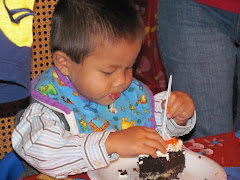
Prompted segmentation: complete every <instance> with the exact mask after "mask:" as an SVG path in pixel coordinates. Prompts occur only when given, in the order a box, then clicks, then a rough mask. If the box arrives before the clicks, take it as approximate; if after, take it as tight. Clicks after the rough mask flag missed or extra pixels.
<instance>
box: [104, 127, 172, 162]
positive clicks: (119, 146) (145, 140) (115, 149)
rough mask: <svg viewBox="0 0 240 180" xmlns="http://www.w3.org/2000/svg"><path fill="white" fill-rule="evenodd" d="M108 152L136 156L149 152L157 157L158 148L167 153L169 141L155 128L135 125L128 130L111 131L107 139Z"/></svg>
mask: <svg viewBox="0 0 240 180" xmlns="http://www.w3.org/2000/svg"><path fill="white" fill-rule="evenodd" d="M105 146H106V149H107V152H108V154H112V153H118V154H119V155H120V156H125V157H127V156H136V155H140V154H148V155H151V156H152V157H153V158H156V157H157V154H156V150H159V151H161V152H162V153H167V150H166V148H167V143H166V142H165V141H164V140H163V138H162V137H161V136H160V135H159V134H158V132H157V131H156V130H155V129H152V128H147V127H142V126H134V127H131V128H128V129H126V130H121V131H117V132H111V133H110V134H109V136H108V138H107V140H106V141H105Z"/></svg>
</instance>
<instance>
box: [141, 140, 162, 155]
mask: <svg viewBox="0 0 240 180" xmlns="http://www.w3.org/2000/svg"><path fill="white" fill-rule="evenodd" d="M145 145H146V147H148V148H149V147H150V148H151V150H152V149H154V150H155V151H156V150H158V151H160V152H161V153H163V154H165V153H167V147H165V146H164V145H163V144H162V143H159V142H158V141H155V140H149V141H147V142H146V144H145ZM150 153H151V155H152V154H153V152H149V154H150ZM155 153H156V152H155Z"/></svg>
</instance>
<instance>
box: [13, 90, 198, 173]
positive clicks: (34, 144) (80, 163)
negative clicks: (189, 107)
mask: <svg viewBox="0 0 240 180" xmlns="http://www.w3.org/2000/svg"><path fill="white" fill-rule="evenodd" d="M165 96H166V93H165V92H162V93H159V94H157V95H155V96H154V104H155V119H156V125H157V128H156V130H157V131H158V132H159V133H160V134H161V129H162V116H163V109H162V105H161V103H162V101H163V100H164V99H165ZM65 117H66V118H67V119H68V122H70V123H69V126H70V131H67V130H66V129H65V126H64V123H63V122H62V121H61V119H59V117H58V116H57V115H56V114H55V113H54V112H53V110H52V109H51V108H49V107H47V106H44V105H43V104H40V103H33V104H31V105H30V106H29V107H28V108H27V109H26V110H25V112H24V113H23V115H22V116H21V119H20V123H19V124H18V125H17V127H16V128H15V129H14V131H13V134H12V145H13V148H14V150H15V151H16V152H17V153H18V154H19V155H20V156H21V157H22V158H23V159H24V160H25V161H26V162H28V164H30V165H31V166H33V167H34V168H36V169H37V170H38V171H40V172H41V173H44V174H46V175H49V176H52V177H54V178H66V177H67V176H68V175H74V174H79V173H82V172H87V171H90V170H94V169H98V168H102V167H105V166H107V165H108V164H109V163H110V162H111V161H112V160H115V159H117V158H118V154H116V153H114V154H111V155H108V153H107V151H106V148H105V145H104V143H105V141H106V139H107V137H108V135H109V133H110V132H113V131H114V130H107V131H102V132H94V133H90V134H82V133H76V129H75V128H74V124H75V122H74V121H76V120H75V118H74V115H73V114H70V115H66V116H65ZM195 122H196V113H194V116H193V117H192V118H191V119H189V121H188V122H187V124H186V126H178V125H177V124H176V123H175V121H174V120H172V119H170V120H169V121H167V129H168V132H169V134H170V135H174V136H180V135H183V134H187V133H189V132H190V131H191V130H192V128H193V127H194V125H195Z"/></svg>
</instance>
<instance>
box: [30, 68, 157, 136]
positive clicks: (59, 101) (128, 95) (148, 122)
mask: <svg viewBox="0 0 240 180" xmlns="http://www.w3.org/2000/svg"><path fill="white" fill-rule="evenodd" d="M96 91H97V90H96ZM149 92H150V91H149V90H148V89H147V87H145V85H143V84H142V83H140V82H138V81H137V80H136V79H134V78H133V80H132V83H131V85H130V86H129V88H128V89H126V90H125V91H124V92H122V94H121V96H120V97H119V98H118V99H117V100H116V101H115V102H114V103H113V105H111V106H106V105H100V104H97V103H95V102H92V101H89V100H87V99H86V98H84V97H83V96H81V95H80V94H79V93H78V92H77V91H76V89H75V88H74V87H73V85H72V83H71V82H70V81H69V80H68V78H67V77H65V76H63V75H62V74H61V73H60V72H59V71H58V69H57V68H56V67H52V68H50V69H48V70H47V71H45V72H43V73H42V74H41V75H40V76H38V77H36V78H35V79H34V80H33V84H32V96H33V97H34V98H36V99H38V100H40V101H42V102H44V103H47V104H49V105H51V106H55V107H57V108H59V109H62V110H64V111H65V112H66V113H67V114H69V113H70V111H73V112H74V115H75V118H76V120H77V124H78V129H79V131H80V133H92V132H98V131H105V130H110V129H115V130H122V129H127V128H129V127H132V126H147V127H151V126H154V123H155V119H154V118H152V105H151V104H152V103H151V102H152V99H151V95H150V93H149ZM153 117H154V116H153ZM152 119H153V123H152Z"/></svg>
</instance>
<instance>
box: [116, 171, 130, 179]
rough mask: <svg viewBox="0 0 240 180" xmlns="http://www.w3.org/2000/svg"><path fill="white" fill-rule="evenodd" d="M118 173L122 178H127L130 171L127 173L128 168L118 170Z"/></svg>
mask: <svg viewBox="0 0 240 180" xmlns="http://www.w3.org/2000/svg"><path fill="white" fill-rule="evenodd" d="M118 175H119V177H121V178H126V177H128V173H127V170H121V169H120V170H118Z"/></svg>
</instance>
